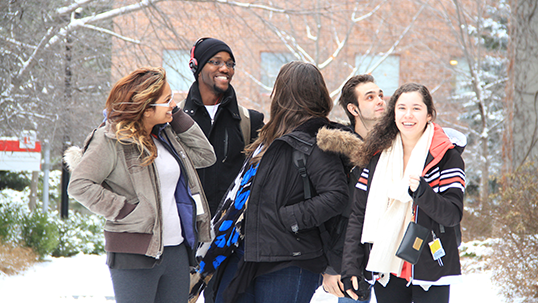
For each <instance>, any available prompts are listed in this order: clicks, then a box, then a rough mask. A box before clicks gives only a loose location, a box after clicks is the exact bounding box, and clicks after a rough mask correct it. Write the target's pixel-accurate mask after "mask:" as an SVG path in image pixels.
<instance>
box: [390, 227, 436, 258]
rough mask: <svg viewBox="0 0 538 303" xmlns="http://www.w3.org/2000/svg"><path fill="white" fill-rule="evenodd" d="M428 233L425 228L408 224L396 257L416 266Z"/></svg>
mask: <svg viewBox="0 0 538 303" xmlns="http://www.w3.org/2000/svg"><path fill="white" fill-rule="evenodd" d="M429 233H430V230H429V229H427V228H426V227H424V226H421V225H418V224H417V223H415V222H409V225H407V230H406V231H405V234H404V236H403V239H402V242H401V243H400V246H399V247H398V250H397V251H396V256H397V257H399V258H401V259H404V260H405V261H407V262H409V263H411V264H417V262H418V258H419V257H420V253H421V252H422V249H423V248H424V245H425V244H426V238H427V237H428V234H429Z"/></svg>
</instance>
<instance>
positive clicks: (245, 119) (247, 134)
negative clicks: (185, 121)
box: [177, 99, 251, 146]
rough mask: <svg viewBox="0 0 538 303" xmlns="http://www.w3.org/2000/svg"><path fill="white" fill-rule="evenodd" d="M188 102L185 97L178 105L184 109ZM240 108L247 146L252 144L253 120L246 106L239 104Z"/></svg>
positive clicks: (242, 130)
mask: <svg viewBox="0 0 538 303" xmlns="http://www.w3.org/2000/svg"><path fill="white" fill-rule="evenodd" d="M186 102H187V99H183V100H181V101H179V103H178V104H177V106H179V108H181V110H183V108H184V107H185V103H186ZM237 106H238V108H239V116H240V117H241V122H240V123H239V127H240V128H241V133H242V134H243V142H245V146H247V145H249V144H250V138H251V134H250V129H251V122H250V112H249V111H248V109H247V108H246V107H244V106H241V105H239V104H237Z"/></svg>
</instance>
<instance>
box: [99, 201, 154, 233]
mask: <svg viewBox="0 0 538 303" xmlns="http://www.w3.org/2000/svg"><path fill="white" fill-rule="evenodd" d="M137 198H138V203H136V202H135V201H133V200H131V201H129V202H128V203H131V204H135V203H136V207H135V208H134V209H133V210H132V211H131V212H130V213H129V214H127V215H126V216H125V217H124V218H121V219H119V218H118V220H116V221H107V223H106V225H105V230H106V231H111V232H131V233H145V234H151V233H152V232H153V226H154V225H155V221H156V212H155V208H154V207H152V205H151V203H150V202H149V201H148V199H146V197H144V196H138V197H137ZM135 199H136V198H135ZM133 202H134V203H133Z"/></svg>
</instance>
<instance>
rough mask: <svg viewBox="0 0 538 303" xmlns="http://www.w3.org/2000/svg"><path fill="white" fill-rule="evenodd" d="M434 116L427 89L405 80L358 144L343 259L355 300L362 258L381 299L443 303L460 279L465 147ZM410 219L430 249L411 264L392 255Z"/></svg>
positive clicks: (384, 302) (344, 276) (348, 288)
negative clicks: (358, 170) (357, 168)
mask: <svg viewBox="0 0 538 303" xmlns="http://www.w3.org/2000/svg"><path fill="white" fill-rule="evenodd" d="M435 116H436V110H435V107H434V105H433V101H432V97H431V95H430V92H429V91H428V89H427V88H426V87H425V86H424V85H421V84H416V83H409V84H405V85H403V86H401V87H400V88H398V89H397V90H396V92H395V93H394V95H393V96H392V98H391V99H390V101H389V104H388V107H387V111H386V113H385V115H384V116H383V118H382V119H381V121H380V122H379V124H378V125H377V126H376V128H375V129H374V130H372V132H371V134H370V135H369V136H368V138H367V139H366V141H365V142H364V145H363V146H362V147H361V153H360V157H361V159H360V161H359V162H361V163H360V165H359V166H361V167H364V169H363V171H362V174H361V178H360V179H359V180H358V183H357V184H356V186H355V193H354V199H355V201H354V204H353V210H352V214H351V216H350V219H349V224H348V229H347V232H346V241H345V246H344V257H343V262H342V268H343V273H342V281H343V283H344V285H345V288H346V291H347V293H348V294H349V295H350V296H351V297H352V298H355V299H356V298H357V295H356V294H355V292H354V291H353V289H357V281H358V279H357V277H359V276H360V274H361V273H362V269H363V267H362V266H363V264H366V271H368V272H370V273H371V275H372V283H375V284H374V289H375V295H376V298H377V302H379V303H389V302H402V303H405V302H409V303H411V302H424V303H430V302H431V303H434V302H435V303H437V302H441V303H448V299H449V293H450V285H451V284H453V283H454V282H457V281H459V280H460V279H461V269H460V260H459V253H458V243H457V240H456V229H457V228H459V227H458V226H459V225H458V224H459V222H460V221H461V218H462V214H463V194H464V190H465V172H464V163H463V160H462V158H461V154H460V152H461V151H462V149H456V148H454V147H455V145H454V144H453V143H452V142H451V141H450V139H449V138H448V136H447V135H446V134H445V133H444V131H443V130H442V128H441V127H440V126H439V125H437V124H435V123H432V121H433V120H434V119H435ZM387 189H388V190H387ZM411 221H414V222H415V223H417V224H418V225H421V226H423V227H426V228H427V229H428V230H429V232H430V233H429V236H428V238H427V239H426V241H425V242H426V243H430V250H431V251H428V249H424V250H423V251H422V252H421V254H420V258H419V260H418V262H417V263H416V264H414V265H413V264H410V263H408V262H405V261H404V260H402V259H400V258H399V257H397V256H396V251H397V249H398V245H399V244H400V242H401V241H402V238H403V234H404V231H405V228H406V227H407V225H408V224H409V222H411ZM431 243H434V244H435V245H434V244H431ZM361 244H367V245H361ZM418 298H420V300H418Z"/></svg>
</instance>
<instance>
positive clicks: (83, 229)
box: [52, 211, 105, 257]
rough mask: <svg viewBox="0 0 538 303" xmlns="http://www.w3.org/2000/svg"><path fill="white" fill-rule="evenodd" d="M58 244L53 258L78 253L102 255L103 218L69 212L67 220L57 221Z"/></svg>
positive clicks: (103, 249)
mask: <svg viewBox="0 0 538 303" xmlns="http://www.w3.org/2000/svg"><path fill="white" fill-rule="evenodd" d="M57 223H58V227H59V231H60V243H59V245H58V246H57V248H56V249H55V250H54V252H53V253H52V255H53V256H55V257H59V256H72V255H76V254H77V253H79V252H83V253H85V254H102V253H104V252H105V242H104V237H103V228H104V224H105V220H104V218H101V217H98V216H95V215H83V214H80V213H77V212H74V211H69V217H68V219H64V220H59V221H58V222H57Z"/></svg>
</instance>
